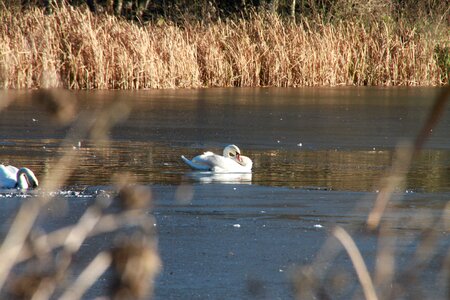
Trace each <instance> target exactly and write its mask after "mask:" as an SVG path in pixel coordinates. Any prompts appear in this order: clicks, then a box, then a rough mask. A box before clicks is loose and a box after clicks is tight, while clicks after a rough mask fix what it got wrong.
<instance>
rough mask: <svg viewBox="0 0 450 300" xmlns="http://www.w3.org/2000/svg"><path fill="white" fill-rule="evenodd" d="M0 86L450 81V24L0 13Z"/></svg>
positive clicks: (66, 9) (77, 11) (65, 10)
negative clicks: (448, 56) (444, 55)
mask: <svg viewBox="0 0 450 300" xmlns="http://www.w3.org/2000/svg"><path fill="white" fill-rule="evenodd" d="M0 24H1V26H0V87H1V88H39V87H57V86H60V87H66V88H71V89H93V88H96V89H141V88H177V87H215V86H225V87H228V86H252V87H258V86H277V87H297V86H319V85H325V86H335V85H383V86H391V85H408V86H430V85H431V86H436V85H443V84H446V83H448V79H449V74H448V72H447V71H446V70H447V69H446V68H445V65H444V67H442V62H439V61H438V56H437V55H436V49H449V47H450V45H449V40H450V33H449V32H450V31H448V30H447V29H448V28H447V27H446V25H445V24H444V25H445V26H444V25H442V24H440V25H441V26H440V27H439V28H437V30H435V29H433V28H429V30H423V29H421V30H418V29H417V28H416V27H415V26H414V25H408V24H407V23H403V22H402V21H398V22H397V21H396V22H394V21H392V20H391V21H390V20H388V19H387V20H373V21H368V22H363V21H355V20H353V21H350V20H348V21H335V22H333V23H326V22H324V21H322V20H321V19H320V18H308V19H307V18H304V19H301V20H297V22H291V21H287V20H283V19H282V18H281V17H278V16H277V15H274V14H266V13H259V14H257V13H255V14H254V15H253V16H252V17H251V18H250V19H239V20H238V19H235V20H231V19H228V20H219V21H216V22H213V23H208V24H203V23H198V22H197V23H195V22H187V23H185V24H184V25H181V26H180V25H173V24H170V23H166V22H159V23H149V24H137V23H133V22H130V21H126V20H123V19H120V18H117V17H114V16H109V15H106V14H99V15H94V14H92V13H91V12H89V11H88V10H87V9H83V8H73V7H71V6H68V5H61V6H60V7H56V8H55V9H54V11H53V13H52V14H50V15H46V14H45V12H44V10H42V9H37V8H33V9H30V10H27V11H25V12H21V13H19V12H10V11H7V10H5V9H2V10H1V11H0Z"/></svg>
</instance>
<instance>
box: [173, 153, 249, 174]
mask: <svg viewBox="0 0 450 300" xmlns="http://www.w3.org/2000/svg"><path fill="white" fill-rule="evenodd" d="M181 158H182V159H183V161H184V162H185V163H186V164H187V165H188V166H190V167H191V168H192V169H194V170H200V171H214V172H236V173H240V172H251V169H252V164H251V160H250V159H249V158H247V157H245V158H246V159H247V160H249V161H250V164H247V165H245V163H248V161H245V160H244V165H241V164H239V163H238V162H236V160H234V159H232V158H228V157H223V156H221V155H217V154H214V153H212V152H209V151H208V152H205V153H203V154H201V155H198V156H196V157H194V158H193V159H192V160H189V159H187V158H185V157H184V156H182V157H181Z"/></svg>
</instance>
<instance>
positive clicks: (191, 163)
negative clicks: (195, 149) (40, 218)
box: [181, 155, 211, 171]
mask: <svg viewBox="0 0 450 300" xmlns="http://www.w3.org/2000/svg"><path fill="white" fill-rule="evenodd" d="M181 159H182V160H183V161H184V162H185V163H186V164H187V165H188V166H189V167H191V168H192V169H194V170H200V171H211V167H210V166H209V165H207V164H205V163H202V161H200V160H196V161H194V159H195V157H194V159H192V160H189V159H187V158H186V157H184V155H182V156H181Z"/></svg>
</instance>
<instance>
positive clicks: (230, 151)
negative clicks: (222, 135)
mask: <svg viewBox="0 0 450 300" xmlns="http://www.w3.org/2000/svg"><path fill="white" fill-rule="evenodd" d="M223 156H225V157H228V158H231V159H233V160H235V161H236V162H237V163H238V164H240V165H242V166H246V167H249V168H250V169H251V168H252V165H253V162H252V160H251V159H250V158H248V157H247V156H243V155H242V152H241V150H240V149H239V148H238V146H236V145H228V146H226V147H225V149H223Z"/></svg>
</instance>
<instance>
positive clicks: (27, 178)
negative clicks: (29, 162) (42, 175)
mask: <svg viewBox="0 0 450 300" xmlns="http://www.w3.org/2000/svg"><path fill="white" fill-rule="evenodd" d="M37 186H38V180H37V178H36V176H34V174H33V172H32V171H31V170H30V169H27V168H20V169H19V171H18V172H17V184H16V187H17V188H19V189H27V188H29V187H33V188H35V187H37Z"/></svg>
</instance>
